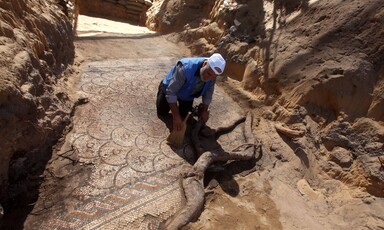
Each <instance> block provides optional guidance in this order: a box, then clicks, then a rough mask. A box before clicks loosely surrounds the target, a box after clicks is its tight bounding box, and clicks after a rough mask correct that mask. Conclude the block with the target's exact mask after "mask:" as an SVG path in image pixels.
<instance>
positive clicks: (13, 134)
mask: <svg viewBox="0 0 384 230" xmlns="http://www.w3.org/2000/svg"><path fill="white" fill-rule="evenodd" d="M0 11H1V14H0V22H1V24H0V50H1V56H0V63H1V67H0V68H1V71H0V140H1V141H0V149H1V151H0V189H1V191H0V194H1V196H0V197H1V201H4V200H5V199H6V198H9V197H8V194H10V193H11V192H10V191H9V189H8V184H9V183H11V184H12V183H16V182H17V181H19V180H22V179H26V178H27V177H28V178H31V177H33V176H35V175H31V174H28V173H26V172H27V169H31V171H30V172H35V173H36V174H38V172H39V170H42V169H44V164H43V162H42V161H41V160H42V159H41V154H40V153H41V152H42V151H47V150H48V151H49V149H50V147H51V146H52V144H53V143H54V141H55V140H57V139H58V138H59V137H60V135H61V133H62V131H63V129H64V127H65V126H66V125H67V124H68V123H69V121H70V118H69V113H70V109H71V103H70V100H69V98H68V95H67V93H66V92H65V90H64V88H61V86H64V85H65V79H66V77H65V73H66V72H68V71H70V68H69V67H70V65H71V64H73V60H74V45H73V37H72V33H71V31H72V30H71V25H70V24H69V22H68V20H67V19H66V18H65V16H64V14H63V13H62V12H61V10H60V9H59V8H58V7H57V6H56V4H55V3H54V2H53V1H51V0H30V1H24V0H0ZM39 160H40V162H39ZM10 171H12V172H15V174H13V173H9V172H10ZM20 190H21V189H20ZM21 192H23V191H18V193H21ZM24 192H25V191H24Z"/></svg>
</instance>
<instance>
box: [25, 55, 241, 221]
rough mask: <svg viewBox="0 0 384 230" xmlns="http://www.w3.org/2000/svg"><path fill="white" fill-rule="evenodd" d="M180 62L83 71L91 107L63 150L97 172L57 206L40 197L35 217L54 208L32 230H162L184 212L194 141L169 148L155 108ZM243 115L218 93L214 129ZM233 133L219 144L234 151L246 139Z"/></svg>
mask: <svg viewBox="0 0 384 230" xmlns="http://www.w3.org/2000/svg"><path fill="white" fill-rule="evenodd" d="M175 61H176V60H171V59H167V58H148V59H125V60H114V61H104V62H93V63H90V64H89V65H88V66H87V67H84V69H83V70H82V74H81V76H80V78H79V81H78V83H77V86H78V89H77V90H78V92H79V93H80V94H82V95H83V96H84V97H87V98H88V99H89V103H87V104H84V105H82V106H79V107H78V108H77V111H76V113H75V115H74V118H73V119H74V126H73V130H72V131H71V132H70V133H69V134H68V135H67V137H66V144H65V145H64V146H65V147H66V148H69V146H70V147H71V148H72V153H73V154H75V155H76V156H77V158H78V160H79V162H81V163H82V164H91V165H92V166H93V167H92V171H91V172H88V173H87V174H86V175H83V176H82V177H79V178H82V179H81V181H80V182H79V183H78V184H79V185H78V186H77V187H75V188H73V191H70V192H68V194H69V196H68V197H67V198H65V199H63V200H59V201H55V202H54V204H52V205H50V206H49V205H47V204H46V203H47V202H49V199H46V198H45V199H44V197H41V198H39V200H38V203H37V204H36V205H35V210H34V211H33V212H32V213H37V212H38V209H39V207H42V206H45V207H49V208H46V212H45V213H44V214H41V215H40V216H35V217H33V219H38V220H39V221H31V222H30V223H33V226H25V228H26V229H157V227H158V225H159V223H160V222H162V221H163V220H165V219H167V218H168V217H169V216H171V215H173V214H174V213H175V212H176V211H177V210H178V209H179V208H180V205H181V200H182V198H181V192H180V190H179V181H178V177H179V174H180V172H181V171H182V168H183V166H184V165H187V164H188V163H187V161H186V159H187V158H188V157H190V156H191V154H193V152H192V148H191V146H190V144H189V143H188V141H186V143H185V145H184V147H183V148H182V149H180V150H174V149H171V148H170V147H169V146H168V145H167V144H166V142H165V139H166V137H167V135H168V134H169V130H168V128H167V127H166V126H165V124H164V123H163V122H162V121H161V120H159V119H158V118H157V116H156V105H155V101H156V93H157V87H158V85H159V82H160V80H161V79H162V78H163V76H164V75H165V74H166V73H167V71H168V70H169V68H170V67H172V65H173V64H174V63H175ZM196 103H199V102H197V101H196ZM240 111H241V110H240V109H239V107H238V106H237V105H236V103H234V102H233V101H232V100H231V99H229V97H228V96H226V95H225V93H224V92H223V91H222V89H220V88H218V87H216V90H215V95H214V99H213V103H212V106H211V116H210V120H209V122H208V125H211V126H212V127H217V126H223V125H226V124H228V123H230V122H231V121H230V120H229V119H228V116H229V114H232V115H235V117H236V115H237V116H240V115H242V113H241V112H240ZM228 135H231V136H228ZM228 135H224V136H223V137H221V138H220V143H221V144H222V145H223V146H226V147H228V149H231V148H232V147H234V145H235V143H234V141H233V140H234V139H239V138H242V133H241V131H240V130H239V131H237V132H233V133H231V134H228ZM79 180H80V179H79ZM63 189H65V188H63ZM67 201H71V202H67ZM31 218H32V217H31Z"/></svg>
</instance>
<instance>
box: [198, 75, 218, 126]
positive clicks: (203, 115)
mask: <svg viewBox="0 0 384 230" xmlns="http://www.w3.org/2000/svg"><path fill="white" fill-rule="evenodd" d="M215 83H216V79H215V80H213V82H212V84H211V86H210V87H209V88H208V90H207V92H205V94H204V95H203V106H202V108H201V112H200V117H199V119H202V120H203V121H204V123H206V122H207V121H208V119H209V111H208V107H209V105H210V104H211V101H212V96H213V92H214V90H215Z"/></svg>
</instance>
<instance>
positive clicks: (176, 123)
mask: <svg viewBox="0 0 384 230" xmlns="http://www.w3.org/2000/svg"><path fill="white" fill-rule="evenodd" d="M172 123H173V130H175V131H180V130H181V129H182V128H183V125H184V123H183V120H182V119H181V117H180V115H179V114H177V115H174V116H173V119H172Z"/></svg>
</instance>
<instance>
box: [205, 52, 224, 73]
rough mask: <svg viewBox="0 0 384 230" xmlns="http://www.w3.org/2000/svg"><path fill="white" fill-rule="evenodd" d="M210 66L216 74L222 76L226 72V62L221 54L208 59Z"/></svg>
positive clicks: (215, 54)
mask: <svg viewBox="0 0 384 230" xmlns="http://www.w3.org/2000/svg"><path fill="white" fill-rule="evenodd" d="M208 65H209V67H211V69H212V70H213V72H215V74H217V75H220V74H222V73H223V72H224V68H225V60H224V58H223V57H222V56H221V54H219V53H214V54H212V56H210V57H209V58H208Z"/></svg>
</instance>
